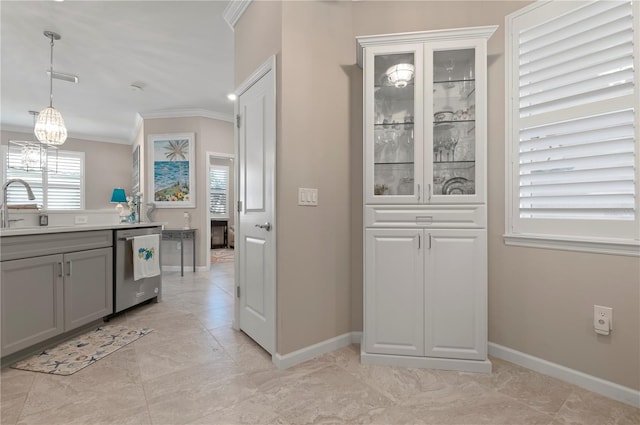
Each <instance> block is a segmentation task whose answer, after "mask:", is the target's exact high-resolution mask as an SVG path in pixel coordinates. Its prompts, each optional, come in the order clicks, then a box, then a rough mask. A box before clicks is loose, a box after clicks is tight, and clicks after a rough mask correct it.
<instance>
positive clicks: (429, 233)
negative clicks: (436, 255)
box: [429, 233, 431, 249]
mask: <svg viewBox="0 0 640 425" xmlns="http://www.w3.org/2000/svg"><path fill="white" fill-rule="evenodd" d="M429 249H431V233H429Z"/></svg>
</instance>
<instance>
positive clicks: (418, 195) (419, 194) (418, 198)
mask: <svg viewBox="0 0 640 425" xmlns="http://www.w3.org/2000/svg"><path fill="white" fill-rule="evenodd" d="M418 202H420V183H418Z"/></svg>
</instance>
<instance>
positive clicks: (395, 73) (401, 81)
mask: <svg viewBox="0 0 640 425" xmlns="http://www.w3.org/2000/svg"><path fill="white" fill-rule="evenodd" d="M414 71H415V67H414V66H413V65H412V64H410V63H399V64H397V65H393V66H392V67H390V68H389V69H387V72H385V74H386V75H387V78H388V79H389V82H390V83H391V84H393V85H394V86H396V87H398V88H403V87H406V86H407V84H409V81H411V79H412V78H413V73H414Z"/></svg>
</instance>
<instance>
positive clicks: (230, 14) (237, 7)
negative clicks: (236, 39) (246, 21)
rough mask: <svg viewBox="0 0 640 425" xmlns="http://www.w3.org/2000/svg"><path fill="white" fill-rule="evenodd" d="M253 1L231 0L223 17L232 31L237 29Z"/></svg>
mask: <svg viewBox="0 0 640 425" xmlns="http://www.w3.org/2000/svg"><path fill="white" fill-rule="evenodd" d="M252 1H253V0H231V1H230V2H229V4H227V7H226V8H225V9H224V12H223V13H222V17H223V18H224V20H225V21H226V22H227V24H229V26H230V27H231V30H234V29H235V26H236V23H237V22H238V21H239V20H240V18H241V17H242V14H243V13H244V11H245V10H247V7H249V5H250V4H251V2H252Z"/></svg>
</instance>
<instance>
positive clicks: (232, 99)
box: [227, 93, 238, 101]
mask: <svg viewBox="0 0 640 425" xmlns="http://www.w3.org/2000/svg"><path fill="white" fill-rule="evenodd" d="M237 98H238V96H236V95H235V94H234V93H229V94H228V95H227V99H229V100H231V101H234V100H236V99H237Z"/></svg>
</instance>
